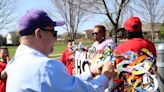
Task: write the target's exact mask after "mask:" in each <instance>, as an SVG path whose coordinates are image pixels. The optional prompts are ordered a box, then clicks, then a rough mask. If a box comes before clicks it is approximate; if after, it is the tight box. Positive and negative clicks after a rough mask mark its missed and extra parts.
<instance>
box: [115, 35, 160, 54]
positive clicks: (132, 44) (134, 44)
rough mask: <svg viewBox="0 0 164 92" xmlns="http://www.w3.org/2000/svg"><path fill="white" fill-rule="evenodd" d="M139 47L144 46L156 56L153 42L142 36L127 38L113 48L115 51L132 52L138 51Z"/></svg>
mask: <svg viewBox="0 0 164 92" xmlns="http://www.w3.org/2000/svg"><path fill="white" fill-rule="evenodd" d="M141 48H146V49H148V50H149V51H150V52H152V54H153V55H154V56H155V57H156V56H157V54H156V48H155V46H154V44H153V43H152V42H150V41H148V40H146V39H142V38H133V39H128V40H127V41H125V42H123V43H122V44H120V45H118V46H117V47H116V49H115V52H116V53H125V52H127V51H129V50H132V51H134V52H138V51H139V50H141Z"/></svg>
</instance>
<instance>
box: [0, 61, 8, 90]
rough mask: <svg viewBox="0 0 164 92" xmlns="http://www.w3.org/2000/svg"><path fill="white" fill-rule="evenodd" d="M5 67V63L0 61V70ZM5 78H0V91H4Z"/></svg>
mask: <svg viewBox="0 0 164 92" xmlns="http://www.w3.org/2000/svg"><path fill="white" fill-rule="evenodd" d="M5 67H6V63H3V62H1V61H0V72H2V71H3V70H4V69H5ZM6 80H7V78H5V79H0V92H6Z"/></svg>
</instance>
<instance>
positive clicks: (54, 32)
mask: <svg viewBox="0 0 164 92" xmlns="http://www.w3.org/2000/svg"><path fill="white" fill-rule="evenodd" d="M40 29H42V30H43V31H49V32H52V33H53V37H57V31H55V30H48V29H45V28H40Z"/></svg>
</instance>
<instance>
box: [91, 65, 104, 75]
mask: <svg viewBox="0 0 164 92" xmlns="http://www.w3.org/2000/svg"><path fill="white" fill-rule="evenodd" d="M103 66H104V64H103V63H99V64H91V66H90V71H91V74H92V76H93V77H95V76H96V75H99V74H101V72H102V67H103Z"/></svg>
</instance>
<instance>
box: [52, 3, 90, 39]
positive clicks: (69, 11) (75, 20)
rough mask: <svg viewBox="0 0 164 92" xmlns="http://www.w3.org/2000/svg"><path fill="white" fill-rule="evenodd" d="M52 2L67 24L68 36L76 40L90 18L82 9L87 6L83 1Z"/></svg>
mask: <svg viewBox="0 0 164 92" xmlns="http://www.w3.org/2000/svg"><path fill="white" fill-rule="evenodd" d="M52 2H53V4H54V6H55V7H56V8H57V9H58V12H59V14H60V15H61V16H62V17H63V18H64V20H65V22H66V30H67V32H68V36H69V37H70V38H71V39H75V37H76V33H77V31H78V30H79V28H80V26H81V25H82V24H83V23H84V22H85V21H86V19H87V18H88V17H87V16H88V15H87V13H86V12H84V11H83V10H82V9H81V8H82V7H87V6H85V4H83V3H82V0H52Z"/></svg>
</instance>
